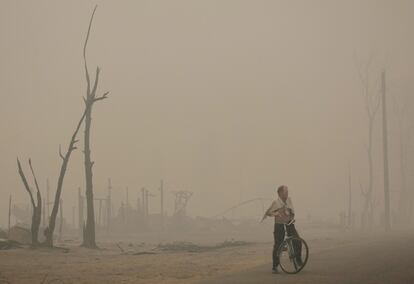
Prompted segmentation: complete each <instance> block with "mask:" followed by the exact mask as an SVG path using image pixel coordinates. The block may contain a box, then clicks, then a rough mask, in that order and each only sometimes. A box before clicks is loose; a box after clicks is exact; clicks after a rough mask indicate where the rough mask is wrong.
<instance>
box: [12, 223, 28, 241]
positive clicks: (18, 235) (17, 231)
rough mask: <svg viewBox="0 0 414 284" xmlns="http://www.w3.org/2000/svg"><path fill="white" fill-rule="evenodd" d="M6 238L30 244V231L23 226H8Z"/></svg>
mask: <svg viewBox="0 0 414 284" xmlns="http://www.w3.org/2000/svg"><path fill="white" fill-rule="evenodd" d="M8 239H9V240H13V241H16V242H18V243H21V244H31V243H32V233H31V232H30V230H29V229H26V228H24V227H20V226H13V227H11V228H10V233H9V236H8Z"/></svg>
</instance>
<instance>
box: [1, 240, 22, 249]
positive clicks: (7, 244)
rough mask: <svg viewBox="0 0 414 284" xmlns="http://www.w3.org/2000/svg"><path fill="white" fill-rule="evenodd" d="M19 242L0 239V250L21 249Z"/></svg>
mask: <svg viewBox="0 0 414 284" xmlns="http://www.w3.org/2000/svg"><path fill="white" fill-rule="evenodd" d="M21 247H22V246H21V244H20V243H19V242H16V241H13V240H6V239H0V250H6V249H16V248H21Z"/></svg>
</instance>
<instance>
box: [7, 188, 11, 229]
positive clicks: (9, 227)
mask: <svg viewBox="0 0 414 284" xmlns="http://www.w3.org/2000/svg"><path fill="white" fill-rule="evenodd" d="M11 204H12V196H11V194H10V197H9V225H8V230H7V237H10V217H11Z"/></svg>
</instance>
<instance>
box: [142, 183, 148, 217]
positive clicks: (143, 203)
mask: <svg viewBox="0 0 414 284" xmlns="http://www.w3.org/2000/svg"><path fill="white" fill-rule="evenodd" d="M141 192H142V212H143V213H144V214H143V215H144V216H146V215H147V210H146V209H145V208H146V205H145V187H143V188H141Z"/></svg>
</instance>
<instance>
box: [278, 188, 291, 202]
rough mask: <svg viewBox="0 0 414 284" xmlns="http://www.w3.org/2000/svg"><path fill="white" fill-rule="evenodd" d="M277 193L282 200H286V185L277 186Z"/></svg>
mask: <svg viewBox="0 0 414 284" xmlns="http://www.w3.org/2000/svg"><path fill="white" fill-rule="evenodd" d="M277 194H278V195H279V197H280V198H281V199H282V200H283V201H286V199H287V198H288V194H289V192H288V187H287V186H286V185H281V186H279V187H278V189H277Z"/></svg>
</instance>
